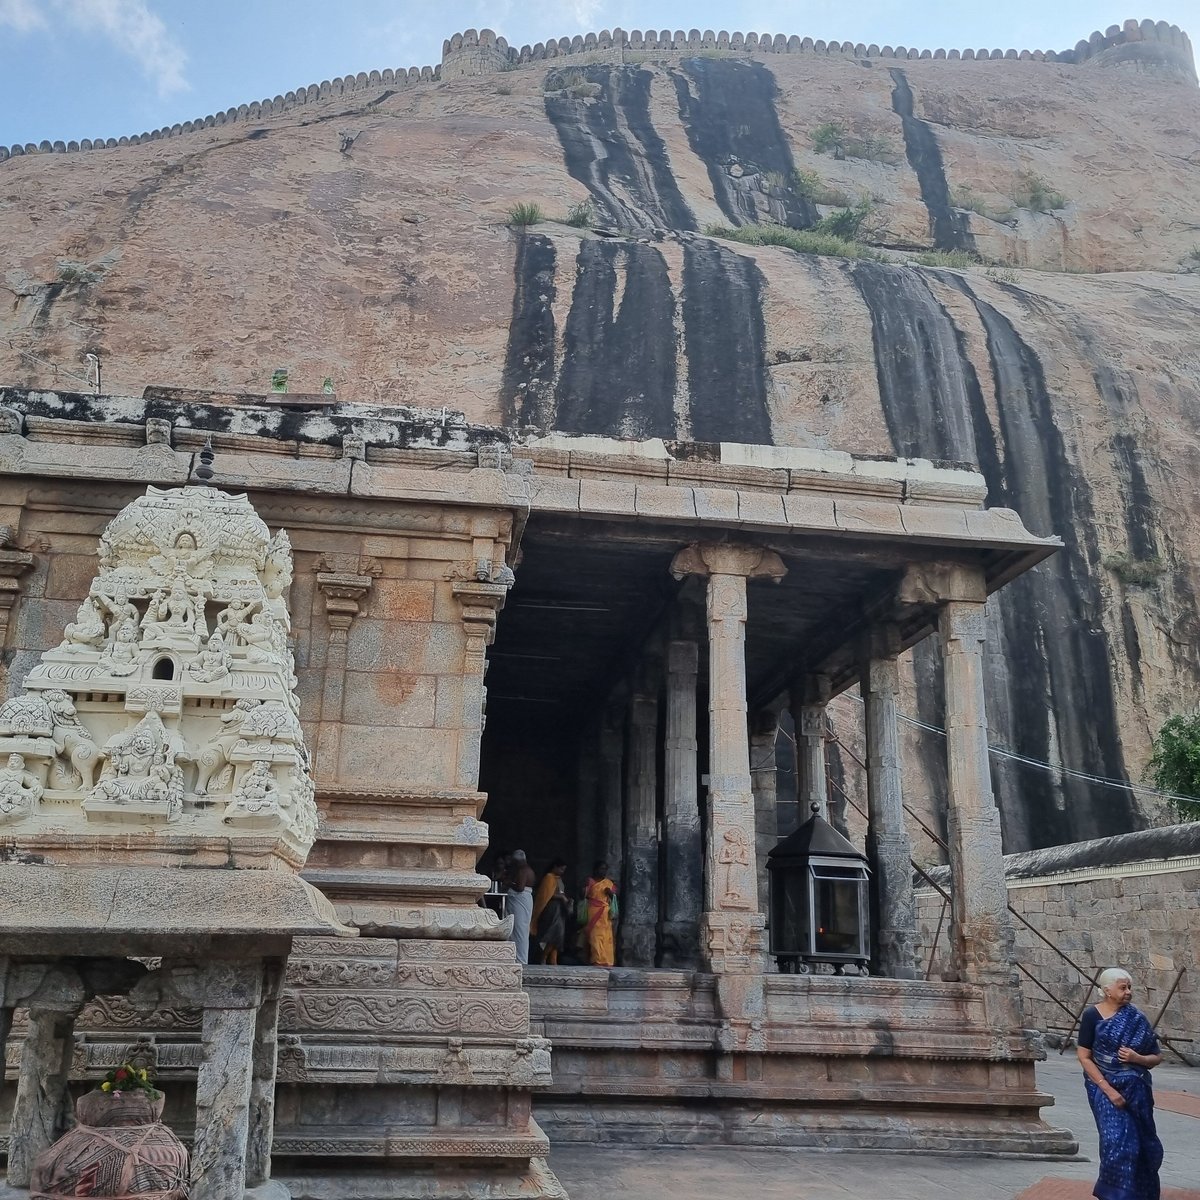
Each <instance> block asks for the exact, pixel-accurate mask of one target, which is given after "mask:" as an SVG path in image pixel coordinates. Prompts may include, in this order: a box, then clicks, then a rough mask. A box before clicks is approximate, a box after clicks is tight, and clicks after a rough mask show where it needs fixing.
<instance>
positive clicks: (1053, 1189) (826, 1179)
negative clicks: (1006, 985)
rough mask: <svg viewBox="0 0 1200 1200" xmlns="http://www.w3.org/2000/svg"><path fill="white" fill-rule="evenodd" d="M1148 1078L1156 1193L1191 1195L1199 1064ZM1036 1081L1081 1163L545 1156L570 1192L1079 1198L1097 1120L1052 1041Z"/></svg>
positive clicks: (1196, 1189) (837, 1199)
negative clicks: (1159, 1189)
mask: <svg viewBox="0 0 1200 1200" xmlns="http://www.w3.org/2000/svg"><path fill="white" fill-rule="evenodd" d="M1154 1081H1155V1095H1156V1097H1159V1098H1161V1100H1162V1104H1160V1106H1159V1109H1158V1113H1157V1123H1158V1132H1159V1135H1160V1136H1161V1137H1162V1140H1163V1144H1164V1145H1165V1147H1166V1161H1165V1162H1164V1164H1163V1170H1162V1183H1163V1198H1162V1200H1200V1071H1196V1070H1189V1069H1188V1068H1187V1067H1175V1066H1167V1065H1163V1066H1162V1067H1159V1068H1158V1070H1156V1071H1155V1072H1154ZM1038 1083H1039V1084H1040V1085H1041V1087H1042V1089H1043V1090H1044V1091H1046V1092H1049V1093H1050V1094H1051V1095H1053V1096H1054V1097H1055V1099H1056V1102H1057V1103H1056V1104H1055V1106H1054V1107H1053V1108H1049V1109H1045V1110H1044V1115H1045V1116H1046V1118H1047V1120H1048V1121H1049V1123H1050V1124H1053V1125H1059V1126H1064V1125H1065V1126H1066V1127H1067V1128H1069V1129H1070V1130H1071V1131H1072V1132H1073V1133H1074V1134H1075V1136H1076V1137H1077V1138H1078V1139H1079V1145H1080V1151H1081V1155H1083V1156H1084V1157H1083V1158H1082V1159H1081V1160H1080V1161H1075V1162H1044V1161H1041V1162H1039V1161H1033V1160H1023V1159H1016V1160H1013V1159H996V1158H964V1157H942V1156H937V1155H932V1154H891V1153H880V1154H864V1153H858V1152H854V1153H837V1152H820V1151H810V1150H757V1149H745V1150H742V1149H736V1150H730V1149H717V1148H713V1149H705V1148H702V1147H686V1148H685V1147H672V1148H670V1149H653V1148H651V1149H645V1148H638V1149H625V1148H623V1147H615V1146H614V1147H607V1146H567V1147H561V1148H558V1149H556V1150H555V1151H554V1152H553V1154H552V1155H551V1158H550V1165H551V1167H552V1168H553V1170H554V1171H555V1172H556V1173H557V1175H558V1177H559V1179H561V1180H562V1182H563V1184H564V1185H565V1186H566V1188H567V1190H568V1191H569V1192H570V1194H571V1198H572V1200H610V1198H611V1197H614V1196H619V1197H621V1200H675V1198H676V1197H681V1198H682V1197H687V1198H688V1200H951V1198H952V1197H953V1200H1089V1198H1090V1196H1091V1191H1092V1183H1093V1182H1094V1181H1095V1178H1096V1162H1095V1160H1096V1129H1095V1126H1094V1124H1093V1123H1092V1114H1091V1110H1090V1109H1089V1108H1088V1105H1087V1099H1086V1097H1085V1096H1084V1091H1083V1083H1082V1077H1081V1074H1080V1071H1079V1067H1078V1065H1077V1064H1076V1061H1075V1056H1074V1053H1073V1052H1072V1051H1068V1052H1067V1053H1066V1054H1065V1055H1062V1056H1061V1057H1060V1056H1059V1055H1058V1053H1057V1051H1053V1050H1052V1051H1051V1052H1050V1058H1049V1059H1048V1060H1047V1061H1046V1062H1045V1063H1042V1064H1040V1065H1039V1067H1038ZM1167 1105H1170V1108H1171V1109H1175V1110H1176V1111H1170V1110H1169V1109H1168V1107H1167ZM1179 1110H1182V1111H1179ZM1189 1110H1190V1113H1191V1115H1188V1112H1189Z"/></svg>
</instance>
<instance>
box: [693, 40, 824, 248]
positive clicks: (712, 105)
mask: <svg viewBox="0 0 1200 1200" xmlns="http://www.w3.org/2000/svg"><path fill="white" fill-rule="evenodd" d="M672 79H673V80H674V83H675V94H676V97H677V99H678V101H679V117H680V120H681V121H682V122H683V126H684V129H685V130H686V131H687V135H688V142H689V144H690V145H691V147H692V150H693V151H694V152H695V154H696V155H697V157H699V158H700V160H701V161H702V162H703V163H704V165H705V167H706V168H707V169H708V178H709V181H710V182H711V183H712V189H713V197H714V198H715V199H716V202H717V204H718V205H719V206H720V208H721V211H722V212H723V213H724V214H725V216H726V218H727V219H728V220H729V221H730V222H731V223H732V224H734V225H745V224H752V223H754V222H755V221H756V220H757V219H758V215H757V210H756V208H755V206H754V204H753V203H752V202H751V197H750V196H749V194H748V192H747V191H746V187H747V186H748V183H747V185H739V177H738V176H735V175H733V174H731V173H730V169H731V168H735V169H737V170H738V171H749V173H750V175H751V176H754V177H756V178H757V177H759V176H768V175H769V176H774V177H776V179H777V181H782V184H780V183H779V182H776V183H775V184H774V185H773V186H772V188H771V200H772V203H773V206H777V207H778V210H779V211H778V213H777V214H776V215H777V216H778V218H779V219H780V220H781V222H782V223H783V224H785V225H788V226H790V227H791V228H793V229H807V228H809V227H810V226H812V225H815V224H816V222H817V217H818V213H817V210H816V207H815V205H814V204H813V202H812V201H811V200H810V199H808V197H807V196H803V195H801V194H799V193H798V192H796V191H795V190H794V188H793V186H792V179H793V175H794V171H795V163H794V162H793V160H792V151H791V147H790V146H789V145H788V140H787V137H786V136H785V135H784V132H783V128H782V127H781V125H780V124H779V114H778V112H777V111H776V109H775V98H776V96H777V95H778V92H779V89H778V87H777V85H776V83H775V77H774V76H773V75H772V74H771V72H770V71H768V70H767V68H766V67H765V66H763V64H762V63H757V62H738V61H734V60H731V59H719V58H718V59H709V58H689V59H686V60H685V61H684V62H683V64H682V66H681V69H680V70H678V71H675V72H673V73H672ZM693 88H694V89H695V90H694V91H693Z"/></svg>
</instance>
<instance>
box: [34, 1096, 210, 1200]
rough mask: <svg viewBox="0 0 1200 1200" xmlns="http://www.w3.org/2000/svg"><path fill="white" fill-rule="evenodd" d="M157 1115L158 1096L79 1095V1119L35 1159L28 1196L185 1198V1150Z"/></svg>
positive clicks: (51, 1199) (39, 1199) (44, 1199)
mask: <svg viewBox="0 0 1200 1200" xmlns="http://www.w3.org/2000/svg"><path fill="white" fill-rule="evenodd" d="M161 1115H162V1097H161V1096H160V1097H158V1099H157V1100H154V1099H152V1098H151V1097H149V1096H147V1095H146V1093H144V1092H135V1093H127V1094H125V1095H121V1096H108V1095H105V1094H104V1093H103V1092H89V1093H88V1094H87V1095H86V1096H81V1097H80V1098H79V1100H78V1101H77V1102H76V1104H75V1119H76V1120H77V1121H78V1122H79V1124H78V1125H76V1127H75V1128H74V1129H72V1130H70V1132H68V1133H65V1134H63V1136H62V1137H60V1138H59V1139H58V1141H57V1142H55V1143H54V1145H53V1146H51V1147H50V1148H49V1149H48V1150H45V1151H43V1152H42V1153H41V1154H40V1155H38V1159H37V1162H36V1163H34V1167H33V1177H32V1179H31V1181H30V1188H29V1200H57V1198H58V1197H62V1196H72V1197H79V1196H93V1197H96V1198H97V1200H100V1198H103V1200H187V1178H188V1154H187V1150H185V1149H184V1147H183V1145H182V1143H181V1142H180V1141H179V1139H178V1138H177V1137H176V1136H175V1135H174V1134H173V1133H172V1132H171V1131H170V1130H169V1129H168V1128H167V1127H166V1126H165V1125H164V1124H162V1122H161V1121H160V1120H159V1117H160V1116H161Z"/></svg>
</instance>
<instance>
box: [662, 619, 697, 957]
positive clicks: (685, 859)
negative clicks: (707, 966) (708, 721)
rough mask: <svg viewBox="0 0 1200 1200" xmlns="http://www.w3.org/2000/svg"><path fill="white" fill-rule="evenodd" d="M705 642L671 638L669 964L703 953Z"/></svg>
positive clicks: (666, 830)
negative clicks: (700, 694) (699, 697)
mask: <svg viewBox="0 0 1200 1200" xmlns="http://www.w3.org/2000/svg"><path fill="white" fill-rule="evenodd" d="M699 658H700V648H699V646H697V645H696V643H695V642H692V641H673V642H668V643H667V712H666V731H665V735H664V746H663V749H664V754H665V759H664V765H663V785H664V791H665V795H664V797H663V841H664V850H665V857H666V878H665V879H664V881H663V886H664V888H665V889H666V906H665V924H664V927H663V966H664V967H694V966H696V965H697V963H698V962H699V958H700V910H701V907H702V905H703V890H704V865H703V848H702V846H701V841H702V838H701V831H700V773H699V762H698V760H697V757H696V756H697V753H698V750H699V747H698V744H697V741H696V675H697V673H698V670H699Z"/></svg>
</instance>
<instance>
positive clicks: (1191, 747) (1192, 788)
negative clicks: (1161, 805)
mask: <svg viewBox="0 0 1200 1200" xmlns="http://www.w3.org/2000/svg"><path fill="white" fill-rule="evenodd" d="M1150 780H1151V782H1152V783H1153V784H1154V786H1155V787H1156V788H1158V789H1159V791H1163V792H1170V793H1171V794H1172V796H1173V797H1174V799H1172V800H1171V801H1170V805H1171V807H1172V808H1173V809H1174V810H1175V812H1176V813H1178V815H1179V816H1180V817H1181V818H1182V819H1183V820H1185V821H1200V712H1194V713H1192V714H1191V715H1190V716H1183V715H1181V714H1179V713H1176V715H1175V716H1173V717H1168V718H1167V720H1166V721H1165V722H1164V723H1163V726H1162V728H1161V729H1160V730H1159V731H1158V735H1157V736H1156V737H1155V739H1154V754H1153V756H1152V757H1151V759H1150Z"/></svg>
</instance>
